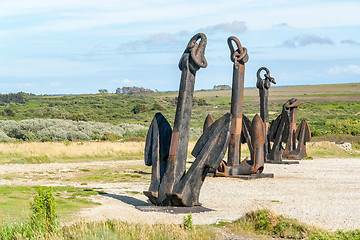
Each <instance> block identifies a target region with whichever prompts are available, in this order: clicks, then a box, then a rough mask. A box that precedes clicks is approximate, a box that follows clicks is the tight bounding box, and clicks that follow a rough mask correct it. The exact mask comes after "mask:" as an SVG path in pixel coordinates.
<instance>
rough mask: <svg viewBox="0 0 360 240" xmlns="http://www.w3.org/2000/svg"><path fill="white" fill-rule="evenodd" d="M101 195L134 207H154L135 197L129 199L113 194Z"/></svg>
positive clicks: (103, 193)
mask: <svg viewBox="0 0 360 240" xmlns="http://www.w3.org/2000/svg"><path fill="white" fill-rule="evenodd" d="M100 194H101V195H102V196H105V197H110V198H114V199H117V200H120V201H122V202H123V203H126V204H129V205H132V206H134V207H137V206H149V205H152V204H150V203H148V202H144V201H141V200H139V199H136V198H133V197H129V196H124V195H117V194H111V193H105V192H101V193H100Z"/></svg>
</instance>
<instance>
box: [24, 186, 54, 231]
mask: <svg viewBox="0 0 360 240" xmlns="http://www.w3.org/2000/svg"><path fill="white" fill-rule="evenodd" d="M30 206H31V207H30V208H31V211H32V215H31V216H30V220H31V224H33V226H34V227H36V228H38V229H39V230H46V231H53V230H55V228H56V227H57V223H58V222H57V215H56V213H55V210H56V206H55V198H54V194H53V189H52V187H49V188H45V187H40V188H39V189H38V193H37V195H36V196H35V197H34V201H33V202H32V203H30Z"/></svg>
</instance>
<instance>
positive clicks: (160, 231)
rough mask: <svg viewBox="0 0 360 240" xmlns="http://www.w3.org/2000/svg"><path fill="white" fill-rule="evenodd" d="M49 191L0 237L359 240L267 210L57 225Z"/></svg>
mask: <svg viewBox="0 0 360 240" xmlns="http://www.w3.org/2000/svg"><path fill="white" fill-rule="evenodd" d="M56 209H57V205H56V200H55V197H54V194H53V188H52V187H50V188H44V187H40V188H38V191H37V194H36V195H35V197H34V199H33V202H30V210H31V212H30V215H29V217H28V218H27V219H26V218H25V219H24V220H23V221H22V222H15V223H6V224H3V225H1V226H0V238H1V239H4V240H7V239H227V238H228V237H227V236H232V237H236V236H247V237H252V238H254V237H257V236H259V235H260V236H261V235H262V236H266V235H268V236H271V237H272V238H286V239H359V238H360V231H359V230H354V231H337V232H327V231H323V230H321V229H318V228H315V227H312V226H309V225H306V224H304V223H300V222H299V221H297V220H294V219H290V218H286V217H284V216H282V215H276V214H274V213H272V212H270V211H268V210H258V211H256V212H250V213H247V214H246V215H245V216H244V217H242V218H240V219H238V220H236V221H234V222H219V223H217V224H213V225H193V223H192V216H191V214H188V216H184V220H183V223H182V224H180V225H175V224H154V225H148V224H136V223H128V222H123V221H117V220H107V221H103V222H79V223H76V224H72V225H66V226H61V225H60V219H59V217H58V215H57V212H56Z"/></svg>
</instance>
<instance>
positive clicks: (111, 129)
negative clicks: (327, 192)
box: [0, 83, 360, 142]
mask: <svg viewBox="0 0 360 240" xmlns="http://www.w3.org/2000/svg"><path fill="white" fill-rule="evenodd" d="M359 89H360V84H359V83H352V84H336V85H318V86H297V87H279V88H276V87H272V88H271V89H270V96H269V113H270V120H273V119H275V118H276V117H277V115H279V114H280V112H281V108H282V104H284V103H285V101H286V100H288V99H289V98H291V97H296V98H298V99H299V100H300V101H301V102H302V104H301V105H300V107H299V111H298V118H297V120H298V123H300V121H301V120H302V119H306V120H307V121H308V123H309V125H310V128H311V130H312V133H313V136H315V137H323V136H325V139H326V137H327V136H330V137H331V136H334V135H335V136H338V135H341V136H348V137H350V138H352V139H351V140H352V141H355V142H359V139H358V136H359V133H360V90H359ZM244 95H245V97H244V113H245V114H246V115H247V116H248V117H250V118H252V117H253V116H254V115H255V113H258V112H259V100H258V98H259V97H258V90H257V89H245V93H244ZM230 97H231V90H218V91H210V90H209V91H196V92H195V93H194V100H193V112H192V121H191V126H192V131H193V137H194V138H196V137H199V135H200V134H201V128H202V124H203V121H204V119H205V117H206V115H207V114H208V113H210V114H212V115H213V117H214V118H215V119H217V118H219V117H220V116H222V115H223V114H224V113H226V112H228V111H229V110H230V101H231V99H230ZM176 102H177V92H166V93H153V94H132V95H127V94H93V95H91V94H90V95H71V96H46V95H42V96H34V95H32V94H25V93H18V94H3V95H1V96H0V119H2V120H15V121H17V122H18V121H20V120H25V119H36V120H34V121H35V122H34V124H35V125H36V129H37V130H34V129H33V128H32V129H31V128H30V125H31V124H32V123H31V122H19V123H16V122H14V121H10V122H9V123H7V122H5V121H1V123H0V139H3V141H4V140H11V139H12V138H15V139H22V140H29V141H64V140H94V139H102V138H104V134H105V133H108V135H109V134H110V135H111V134H116V135H115V136H110V138H114V137H115V138H121V137H124V127H121V126H120V125H119V124H123V123H131V124H139V125H142V126H145V128H143V129H142V130H139V131H132V130H131V128H132V127H133V125H127V127H128V128H127V129H128V133H127V137H136V136H137V137H142V138H144V137H145V135H146V130H144V129H146V128H147V126H148V125H149V124H150V122H151V120H152V118H153V116H154V114H155V113H156V112H162V113H163V115H164V116H165V117H166V118H167V119H168V120H169V122H170V124H173V121H174V116H175V109H176ZM39 119H61V120H68V121H64V122H63V123H61V121H55V120H52V121H50V120H49V121H48V122H47V121H41V120H39ZM69 120H72V121H74V122H71V121H69ZM86 122H87V123H86ZM95 122H97V123H95ZM98 123H105V124H107V125H104V124H103V125H101V124H98ZM15 124H18V126H17V127H15V126H14V125H15ZM110 124H111V125H110ZM40 125H43V127H41V126H40ZM62 125H63V126H62ZM90 126H91V127H90ZM136 126H137V127H138V125H136ZM8 127H9V129H12V131H13V132H11V133H10V132H9V131H10V130H8V129H7V128H8ZM119 127H120V128H122V130H119ZM67 128H69V129H72V130H71V131H73V130H74V132H75V133H74V134H71V133H66V131H67V130H66V129H67ZM54 129H57V130H59V134H58V135H54V134H52V132H53V131H54ZM83 131H85V132H83ZM126 131H127V130H125V132H126ZM5 135H6V136H8V138H7V137H6V136H5ZM125 135H126V134H125ZM354 137H355V138H356V137H357V138H356V139H354ZM105 139H106V136H105ZM322 139H323V138H322Z"/></svg>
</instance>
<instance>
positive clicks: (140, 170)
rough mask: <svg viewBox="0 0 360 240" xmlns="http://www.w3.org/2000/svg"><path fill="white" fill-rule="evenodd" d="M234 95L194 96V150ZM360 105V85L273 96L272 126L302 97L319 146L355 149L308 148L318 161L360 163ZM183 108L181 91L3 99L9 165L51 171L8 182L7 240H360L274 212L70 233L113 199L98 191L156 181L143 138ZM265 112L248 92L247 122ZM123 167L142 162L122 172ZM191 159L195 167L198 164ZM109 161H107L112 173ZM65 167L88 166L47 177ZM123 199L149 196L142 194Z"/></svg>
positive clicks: (4, 193) (0, 136)
mask: <svg viewBox="0 0 360 240" xmlns="http://www.w3.org/2000/svg"><path fill="white" fill-rule="evenodd" d="M220 87H223V86H220ZM226 89H227V88H226ZM125 90H126V89H125ZM230 96H231V90H229V89H227V90H217V91H196V92H195V93H194V101H193V112H192V121H191V127H192V128H191V138H192V139H193V140H192V141H190V143H189V149H190V150H191V149H192V148H193V146H194V144H195V140H196V138H198V137H199V136H200V134H201V133H202V124H203V121H204V119H205V117H206V115H207V114H208V113H210V114H211V115H212V116H213V117H214V119H217V118H219V117H220V116H222V115H223V114H224V113H226V112H228V111H229V110H230ZM359 96H360V83H355V84H339V85H322V86H297V87H281V88H276V87H272V88H271V89H270V96H269V111H270V120H273V119H275V118H276V117H277V116H278V115H279V114H280V112H281V107H282V104H284V103H285V101H286V100H288V99H289V98H291V97H297V98H298V99H299V100H300V101H301V102H302V104H301V105H300V107H299V110H298V115H297V116H298V123H299V122H300V121H301V119H307V120H308V123H309V125H310V128H311V131H312V133H313V136H314V138H313V140H315V141H317V140H330V141H334V142H344V141H350V142H352V150H345V149H343V148H341V147H339V146H338V145H334V144H333V143H330V142H313V143H309V144H308V145H307V152H308V155H309V158H312V157H313V158H315V157H336V158H341V157H359V156H360V97H359ZM176 102H177V92H166V93H159V92H157V93H150V94H130V95H126V94H109V93H106V91H102V92H101V94H93V95H72V96H46V95H43V96H35V95H33V94H26V93H16V94H3V95H0V141H1V142H0V164H9V163H16V164H28V163H30V164H37V163H51V164H44V165H46V168H43V169H46V170H38V169H37V166H40V165H43V164H39V165H35V166H36V170H31V171H30V170H27V169H24V170H22V171H15V172H12V173H7V172H3V173H2V174H1V180H2V181H3V182H4V184H6V183H11V185H2V186H0V219H1V224H0V239H225V238H228V237H229V236H233V237H236V236H238V235H239V236H245V237H250V238H257V237H259V236H260V237H261V238H266V237H269V238H291V239H360V231H359V230H354V231H337V232H327V231H324V230H321V229H317V228H315V227H312V226H308V225H306V224H303V223H300V222H298V221H295V220H294V219H289V218H286V217H284V216H281V215H276V214H274V213H272V212H270V211H268V210H259V211H257V212H251V213H248V214H246V215H245V216H244V217H242V218H240V219H238V220H237V221H234V222H229V223H225V222H220V223H217V224H213V225H194V224H193V223H192V216H191V215H187V216H185V217H184V220H183V223H182V224H180V225H176V224H155V225H147V224H134V223H129V222H123V221H117V220H107V221H102V222H77V223H76V224H67V225H64V223H65V222H68V221H69V219H71V218H72V216H73V215H72V214H74V213H77V212H79V210H80V209H83V208H86V207H94V206H95V205H98V204H99V203H96V202H94V201H92V200H91V199H92V198H91V197H94V196H96V195H99V194H104V192H102V189H101V188H94V186H95V185H96V184H98V183H100V184H114V183H121V184H126V182H131V183H132V182H136V183H137V184H140V183H144V182H149V181H150V177H151V175H150V174H149V173H150V172H151V167H148V166H145V165H143V164H140V163H139V162H140V161H136V159H138V160H140V159H143V150H144V139H145V136H146V133H147V127H148V125H149V124H150V122H151V120H152V118H153V116H154V114H155V113H156V112H162V113H163V115H164V116H165V117H166V118H167V119H168V120H169V122H170V124H171V125H172V124H173V121H174V115H175V109H176ZM258 112H259V100H258V89H246V90H245V97H244V113H245V114H246V115H247V116H248V117H249V118H252V117H253V116H254V115H255V114H256V113H258ZM242 147H243V149H242V156H243V157H246V156H248V155H249V152H248V150H247V148H246V145H243V146H242ZM189 157H190V155H189ZM119 160H135V161H133V162H131V163H129V164H127V165H122V164H121V162H122V161H119ZM192 160H193V159H191V158H190V159H189V163H191V162H192ZM105 161H108V162H106V164H104V162H105ZM62 163H64V164H67V163H69V164H79V167H76V168H75V170H73V169H72V170H69V171H68V170H66V169H65V170H64V169H61V168H58V167H55V166H53V167H52V169H48V167H50V166H52V165H56V164H62ZM107 163H109V164H107ZM91 164H92V165H91ZM90 165H91V166H90ZM188 165H189V164H188ZM15 166H16V165H15ZM20 166H27V167H29V166H34V165H20ZM63 171H65V172H63ZM20 182H21V183H26V184H25V186H17V185H14V184H13V183H20ZM40 183H44V184H46V185H48V184H52V185H56V186H54V187H52V188H42V187H39V186H38V185H42V184H40ZM96 186H97V185H96ZM122 191H123V193H124V194H125V193H126V194H127V193H128V194H133V195H136V194H140V192H138V191H139V189H122Z"/></svg>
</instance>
